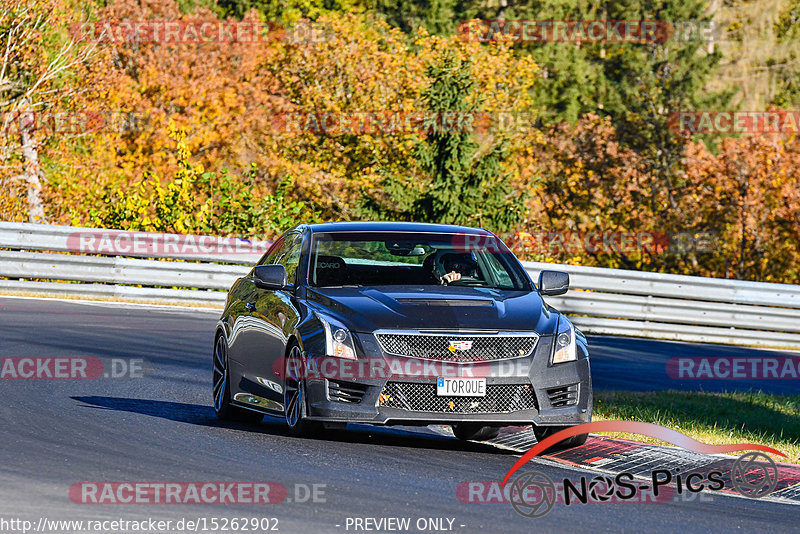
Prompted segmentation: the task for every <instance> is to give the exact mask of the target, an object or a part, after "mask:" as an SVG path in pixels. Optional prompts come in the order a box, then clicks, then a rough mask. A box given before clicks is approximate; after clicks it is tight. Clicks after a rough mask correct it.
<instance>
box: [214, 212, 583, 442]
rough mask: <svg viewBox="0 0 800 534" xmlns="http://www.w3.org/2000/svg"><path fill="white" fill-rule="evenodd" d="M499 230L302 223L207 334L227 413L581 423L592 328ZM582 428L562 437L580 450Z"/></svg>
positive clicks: (293, 421)
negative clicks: (577, 322) (558, 306)
mask: <svg viewBox="0 0 800 534" xmlns="http://www.w3.org/2000/svg"><path fill="white" fill-rule="evenodd" d="M568 287H569V276H568V275H567V274H566V273H562V272H557V271H543V272H542V273H541V275H540V277H539V283H538V287H537V286H536V285H534V284H533V282H532V281H531V280H530V278H529V277H528V275H527V273H526V272H525V269H524V268H523V267H522V265H521V264H520V262H519V261H518V260H517V258H516V257H514V255H513V254H512V253H511V251H509V249H508V248H507V247H506V246H505V244H504V243H503V242H502V241H501V240H500V239H498V238H497V237H496V236H495V235H494V234H492V233H491V232H488V231H486V230H482V229H475V228H466V227H461V226H445V225H434V224H418V223H382V222H353V223H325V224H313V225H300V226H297V227H295V228H292V229H291V230H289V231H288V232H286V233H285V234H284V235H283V236H282V237H281V238H280V239H278V240H277V241H275V243H274V244H273V245H272V247H271V248H270V250H269V251H268V252H267V253H266V254H265V255H264V256H263V257H262V258H261V260H260V261H259V262H258V264H257V265H256V266H255V267H254V268H253V270H252V271H251V272H250V274H249V275H248V276H246V277H244V278H240V279H238V280H237V281H236V282H235V283H234V284H233V287H232V288H231V290H230V292H229V294H228V301H227V304H226V306H225V310H224V312H223V313H222V317H221V318H220V320H219V322H218V323H217V327H216V333H215V336H214V365H213V394H214V407H215V410H216V412H217V415H218V417H220V418H222V419H238V420H245V421H257V420H260V419H261V418H262V416H263V415H264V414H265V413H266V414H273V415H274V414H280V415H282V416H283V417H285V419H286V422H287V424H288V425H289V428H290V430H291V432H292V433H293V434H297V435H300V434H309V433H315V432H321V431H322V430H323V429H324V428H326V427H337V426H338V427H341V426H344V425H345V424H346V423H348V422H358V423H371V424H379V425H391V424H404V425H428V424H432V423H440V424H449V425H452V426H453V431H454V433H455V435H456V436H458V437H459V438H462V439H489V438H491V437H494V436H495V435H497V432H498V430H499V428H500V427H503V426H508V425H525V424H533V429H534V432H535V433H536V436H537V438H538V439H542V438H544V437H545V436H547V435H549V434H551V433H553V432H555V431H557V430H560V429H562V428H564V427H565V426H570V425H575V424H579V423H584V422H588V421H590V419H591V410H592V385H591V377H590V372H589V360H588V349H587V344H586V338H585V337H584V336H583V334H581V332H580V331H578V330H577V329H575V327H574V326H573V325H572V323H570V321H569V320H568V319H567V318H566V317H565V316H564V315H562V314H561V313H559V312H558V311H556V310H555V309H553V308H551V307H549V306H548V305H547V304H546V303H544V301H543V300H542V297H541V295H559V294H562V293H564V292H566V291H567V289H568ZM585 439H586V437H585V435H584V436H577V437H575V438H571V439H570V440H567V441H565V442H563V443H562V446H575V445H580V444H582V443H583V442H584V441H585Z"/></svg>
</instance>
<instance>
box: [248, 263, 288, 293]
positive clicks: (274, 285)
mask: <svg viewBox="0 0 800 534" xmlns="http://www.w3.org/2000/svg"><path fill="white" fill-rule="evenodd" d="M253 281H254V282H255V284H256V287H260V288H262V289H286V267H284V266H283V265H273V264H270V265H256V266H255V268H254V269H253Z"/></svg>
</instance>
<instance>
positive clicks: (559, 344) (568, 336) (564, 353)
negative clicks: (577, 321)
mask: <svg viewBox="0 0 800 534" xmlns="http://www.w3.org/2000/svg"><path fill="white" fill-rule="evenodd" d="M577 359H578V351H577V350H576V346H575V327H574V326H572V323H571V322H569V321H568V320H566V319H565V318H564V317H562V318H561V319H559V321H558V333H556V340H555V350H554V352H553V363H554V364H556V363H564V362H572V361H575V360H577Z"/></svg>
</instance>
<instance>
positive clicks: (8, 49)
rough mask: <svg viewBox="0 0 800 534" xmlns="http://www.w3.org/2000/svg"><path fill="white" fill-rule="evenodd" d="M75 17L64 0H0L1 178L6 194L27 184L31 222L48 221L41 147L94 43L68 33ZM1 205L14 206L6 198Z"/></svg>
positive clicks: (66, 104) (74, 90) (74, 88)
mask: <svg viewBox="0 0 800 534" xmlns="http://www.w3.org/2000/svg"><path fill="white" fill-rule="evenodd" d="M74 16H75V13H74V12H73V11H72V9H71V8H70V6H69V5H68V4H67V3H65V2H62V1H60V0H0V43H2V50H3V53H2V59H0V112H2V132H3V136H4V137H5V139H4V141H5V142H4V143H3V145H4V148H3V151H2V153H1V154H0V161H2V173H3V174H2V175H1V176H0V182H2V183H4V184H8V185H7V186H6V187H3V188H2V189H3V190H4V191H5V192H6V194H7V193H8V192H9V191H11V192H12V193H13V192H14V191H15V189H16V186H17V185H18V184H24V187H25V189H26V196H27V200H26V211H27V219H28V221H30V222H45V219H46V214H45V208H44V203H43V200H42V180H43V178H44V174H43V172H42V167H41V162H40V149H41V146H42V145H43V144H45V143H46V142H47V140H48V137H49V136H50V135H52V133H53V128H52V121H53V117H54V116H55V113H56V112H59V111H61V112H63V111H65V110H68V109H70V103H71V99H72V98H73V97H74V95H75V94H76V93H77V92H79V91H80V90H81V87H80V85H77V84H74V83H71V82H73V80H74V79H75V77H76V71H79V70H81V69H82V68H83V67H84V66H85V64H86V63H87V62H88V61H89V59H90V58H91V57H92V54H93V52H94V47H93V46H91V45H83V44H82V43H80V42H78V40H77V39H76V38H75V36H74V35H70V34H69V32H67V31H66V29H67V22H68V21H70V20H74V19H72V17H74ZM43 123H44V124H43ZM47 123H50V124H47ZM0 203H5V204H6V206H11V205H14V202H13V200H11V201H10V200H9V199H8V197H6V200H5V201H3V202H0ZM17 205H18V204H17ZM12 217H13V215H12Z"/></svg>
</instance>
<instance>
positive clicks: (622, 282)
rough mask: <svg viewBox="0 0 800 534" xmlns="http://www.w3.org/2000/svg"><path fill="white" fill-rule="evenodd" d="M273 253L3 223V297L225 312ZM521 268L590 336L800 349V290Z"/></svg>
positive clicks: (199, 239)
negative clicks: (561, 284)
mask: <svg viewBox="0 0 800 534" xmlns="http://www.w3.org/2000/svg"><path fill="white" fill-rule="evenodd" d="M131 235H133V236H134V237H136V236H138V237H139V238H140V240H139V245H140V246H138V247H136V246H134V245H135V243H133V239H131V238H130V237H131ZM103 236H106V237H107V239H106V241H103V240H102V237H103ZM81 237H83V238H84V240H83V242H81V241H80V238H81ZM187 238H188V239H187ZM92 239H94V241H92ZM115 240H116V243H115V242H114V241H115ZM81 243H83V245H81ZM153 244H156V245H153ZM268 244H269V243H268V242H263V241H248V240H232V241H231V240H222V241H220V240H219V238H216V237H211V236H180V235H176V234H154V233H145V232H138V233H134V234H131V233H130V232H121V231H118V230H104V229H95V228H77V227H65V226H49V225H39V224H28V223H4V222H0V248H2V249H10V250H0V291H2V290H6V291H19V292H37V293H48V294H61V295H83V296H94V297H107V298H125V299H131V300H145V301H171V302H180V303H194V304H205V305H213V306H220V305H222V304H223V303H224V302H225V297H226V293H225V291H224V290H227V289H228V288H229V287H230V286H231V284H232V283H233V281H234V280H235V279H236V278H238V277H239V276H242V275H244V274H245V273H247V272H248V271H249V270H250V266H251V265H252V264H253V263H255V261H257V260H258V258H259V257H260V256H261V254H262V252H263V250H265V249H266V247H267V245H268ZM149 245H153V246H149ZM148 247H149V248H148ZM81 252H82V253H83V254H79V253H81ZM87 252H90V253H94V254H93V255H87V254H86V253H87ZM130 256H138V257H130ZM143 258H162V259H160V260H156V259H143ZM165 260H173V261H165ZM523 265H524V266H525V269H526V270H527V271H528V273H529V274H530V276H531V278H532V279H533V280H536V279H537V278H538V275H539V272H540V271H541V270H543V269H556V270H562V271H566V272H568V273H569V275H570V291H569V293H567V294H566V295H564V296H559V297H546V300H547V302H548V303H549V304H551V305H553V306H554V307H556V308H558V309H559V310H561V311H563V312H565V313H567V314H568V315H570V316H571V318H572V319H573V321H574V323H575V324H576V325H577V326H578V327H579V328H581V329H582V330H583V331H584V332H586V333H594V334H611V335H629V336H637V337H650V338H658V339H667V340H676V341H697V342H711V343H724V344H735V345H753V346H766V347H784V348H792V349H800V286H795V285H787V284H771V283H761V282H747V281H739V280H725V279H717V278H703V277H697V276H683V275H671V274H663V273H650V272H642V271H626V270H620V269H603V268H598V267H581V266H573V265H553V264H546V263H533V262H523ZM1 278H7V280H3V279H1ZM41 280H46V281H41Z"/></svg>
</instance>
